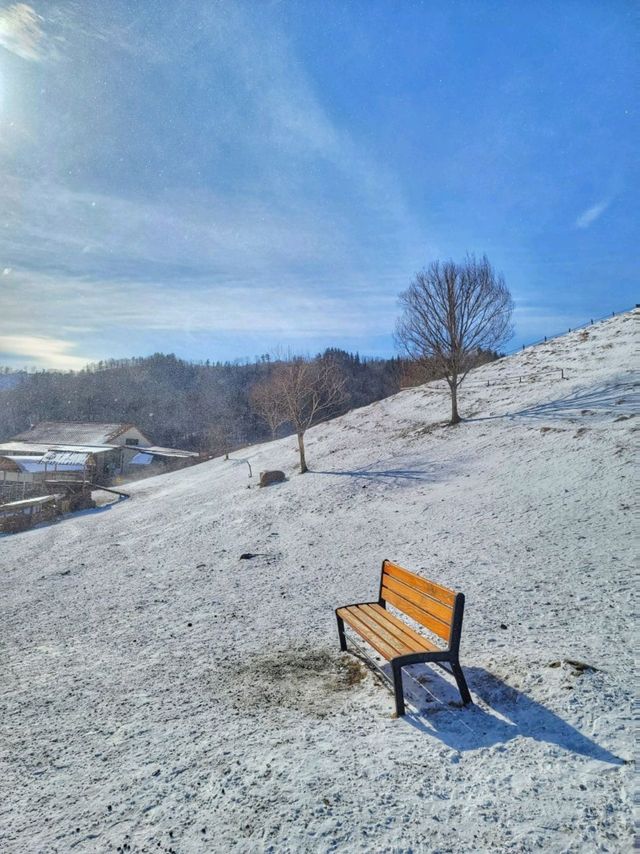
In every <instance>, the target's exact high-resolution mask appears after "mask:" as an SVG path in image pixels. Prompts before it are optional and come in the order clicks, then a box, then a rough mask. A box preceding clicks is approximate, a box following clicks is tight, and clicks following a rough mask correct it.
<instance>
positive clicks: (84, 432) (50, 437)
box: [13, 421, 135, 445]
mask: <svg viewBox="0 0 640 854" xmlns="http://www.w3.org/2000/svg"><path fill="white" fill-rule="evenodd" d="M132 428H134V429H135V425H134V424H124V423H108V422H101V421H96V422H93V421H41V422H40V423H39V424H35V425H34V426H33V427H31V429H29V430H25V431H24V432H23V433H19V434H18V435H17V436H14V437H13V438H14V440H17V441H22V442H53V443H55V444H56V445H62V444H72V445H108V444H109V443H110V442H112V441H113V440H114V439H116V438H117V437H118V436H120V435H121V434H122V433H125V432H126V431H127V430H131V429H132Z"/></svg>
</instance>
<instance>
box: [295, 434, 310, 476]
mask: <svg viewBox="0 0 640 854" xmlns="http://www.w3.org/2000/svg"><path fill="white" fill-rule="evenodd" d="M298 450H299V451H300V474H304V473H305V472H308V471H309V469H308V468H307V460H306V458H305V455H304V433H298Z"/></svg>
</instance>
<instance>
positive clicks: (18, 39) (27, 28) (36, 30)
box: [0, 3, 48, 62]
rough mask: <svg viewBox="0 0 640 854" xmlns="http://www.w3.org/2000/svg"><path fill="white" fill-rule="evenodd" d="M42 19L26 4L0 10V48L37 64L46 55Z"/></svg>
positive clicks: (17, 4)
mask: <svg viewBox="0 0 640 854" xmlns="http://www.w3.org/2000/svg"><path fill="white" fill-rule="evenodd" d="M42 24H43V18H42V17H41V16H40V15H38V14H37V13H36V11H35V10H34V9H33V8H32V7H31V6H29V5H28V4H27V3H14V4H13V5H11V6H8V7H7V8H6V9H1V10H0V46H2V47H3V48H5V49H6V50H8V51H10V52H11V53H15V54H16V56H20V57H21V58H22V59H28V60H31V61H32V62H39V61H40V60H42V59H44V58H45V57H46V56H47V54H48V47H47V44H46V40H45V35H44V30H43V27H42Z"/></svg>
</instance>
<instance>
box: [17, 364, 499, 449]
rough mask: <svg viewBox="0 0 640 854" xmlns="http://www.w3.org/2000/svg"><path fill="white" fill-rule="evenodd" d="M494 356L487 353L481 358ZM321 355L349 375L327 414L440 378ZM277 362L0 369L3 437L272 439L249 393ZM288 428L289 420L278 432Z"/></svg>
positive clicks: (216, 442)
mask: <svg viewBox="0 0 640 854" xmlns="http://www.w3.org/2000/svg"><path fill="white" fill-rule="evenodd" d="M495 357H496V355H495V354H485V355H484V356H483V357H481V359H480V361H488V360H490V359H492V358H495ZM316 358H318V359H325V358H328V359H332V360H333V361H336V362H337V363H338V364H339V366H340V368H341V370H342V372H343V374H344V376H345V377H346V390H347V397H346V400H345V401H344V403H341V404H340V406H338V407H336V408H335V410H333V411H331V412H329V413H325V414H326V417H328V418H333V417H335V416H337V415H342V414H344V413H345V412H346V411H348V410H349V409H353V408H355V407H359V406H366V405H367V404H369V403H372V402H373V401H375V400H381V399H382V398H384V397H388V396H389V395H391V394H395V392H397V391H399V390H400V389H401V388H402V387H404V386H410V385H416V384H417V383H420V382H426V381H427V380H428V379H433V378H434V377H435V376H436V374H434V372H433V371H430V370H428V368H425V366H417V365H415V364H412V363H411V362H408V361H407V360H405V359H401V358H391V359H369V358H361V357H360V356H358V355H353V354H350V353H347V352H345V351H343V350H339V349H333V348H332V349H328V350H326V351H325V352H324V353H323V354H321V355H319V356H317V357H316ZM274 364H275V362H274V361H273V360H272V359H271V358H270V357H269V356H263V357H261V358H260V359H258V360H256V361H255V362H253V363H248V364H237V363H229V362H225V363H221V362H215V363H210V362H205V363H193V362H186V361H184V360H182V359H178V358H176V356H174V355H173V354H169V355H165V354H162V353H156V354H154V355H153V356H148V357H141V358H134V359H109V360H108V361H105V362H98V363H97V364H95V365H90V366H88V367H87V368H85V369H83V370H81V371H68V372H60V371H36V372H30V373H27V372H23V371H16V372H12V371H10V370H9V369H6V368H5V369H0V372H1V373H0V440H2V441H6V440H7V439H9V438H10V437H11V436H14V435H15V434H16V433H20V432H22V431H23V430H27V429H28V428H29V426H30V425H31V424H36V423H37V422H39V421H107V422H131V423H133V424H135V425H136V426H137V427H139V429H140V430H142V432H143V433H145V434H146V435H147V436H148V437H149V439H151V441H153V442H154V443H156V444H158V445H163V446H169V447H175V448H185V449H189V450H194V451H200V452H201V453H205V454H212V455H218V454H222V453H226V452H227V451H231V450H233V449H235V448H239V447H242V446H244V445H247V444H251V443H253V442H260V441H265V440H268V439H271V433H270V430H269V428H268V427H267V425H266V424H265V423H264V422H263V421H262V420H261V419H260V418H259V417H258V416H257V415H256V414H255V413H254V412H253V411H252V408H251V402H250V391H251V388H252V387H253V386H254V385H255V384H256V383H258V382H260V381H262V380H264V379H265V378H266V377H267V376H268V375H269V373H270V371H271V370H272V369H273V366H274ZM288 432H290V431H289V430H287V429H286V426H284V427H283V428H281V430H280V431H279V432H278V435H286V434H287V433H288Z"/></svg>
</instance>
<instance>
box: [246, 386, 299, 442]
mask: <svg viewBox="0 0 640 854" xmlns="http://www.w3.org/2000/svg"><path fill="white" fill-rule="evenodd" d="M249 402H250V404H251V408H252V409H253V411H254V412H255V413H256V415H258V417H259V418H261V419H262V420H263V421H264V422H265V424H266V425H267V426H268V428H269V430H271V438H272V439H275V438H276V433H277V430H278V427H280V426H281V425H282V424H284V423H285V422H286V421H288V420H289V419H288V418H287V413H286V412H285V410H284V409H283V407H282V401H281V400H280V398H279V395H278V394H277V392H276V388H275V384H274V383H273V382H270V381H269V380H266V381H264V382H260V383H257V385H254V386H253V387H252V388H251V391H250V392H249Z"/></svg>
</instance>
